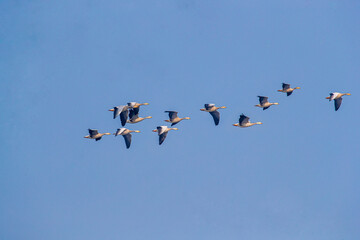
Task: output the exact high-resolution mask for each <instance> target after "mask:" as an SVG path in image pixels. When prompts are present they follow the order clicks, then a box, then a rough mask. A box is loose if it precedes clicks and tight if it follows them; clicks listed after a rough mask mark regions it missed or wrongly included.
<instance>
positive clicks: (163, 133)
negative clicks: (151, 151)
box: [152, 126, 178, 145]
mask: <svg viewBox="0 0 360 240" xmlns="http://www.w3.org/2000/svg"><path fill="white" fill-rule="evenodd" d="M170 130H178V129H177V128H169V127H167V126H158V127H157V128H156V129H155V130H152V131H153V132H157V133H158V135H159V145H161V144H162V143H163V142H164V140H165V138H166V136H167V134H168V132H169V131H170Z"/></svg>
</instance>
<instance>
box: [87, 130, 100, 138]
mask: <svg viewBox="0 0 360 240" xmlns="http://www.w3.org/2000/svg"><path fill="white" fill-rule="evenodd" d="M88 130H89V135H90V137H91V138H93V137H94V136H96V135H97V134H99V132H98V130H96V129H90V128H89V129H88Z"/></svg>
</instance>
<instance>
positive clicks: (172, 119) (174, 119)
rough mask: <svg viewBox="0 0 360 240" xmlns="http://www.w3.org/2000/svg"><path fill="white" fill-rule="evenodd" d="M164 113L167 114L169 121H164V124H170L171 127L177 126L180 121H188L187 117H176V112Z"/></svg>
mask: <svg viewBox="0 0 360 240" xmlns="http://www.w3.org/2000/svg"><path fill="white" fill-rule="evenodd" d="M165 112H166V113H169V120H165V122H169V123H171V126H174V125H175V124H178V123H179V122H180V121H182V120H184V119H190V118H189V117H184V118H179V117H178V116H177V114H178V112H175V111H165Z"/></svg>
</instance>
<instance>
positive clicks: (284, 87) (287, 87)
mask: <svg viewBox="0 0 360 240" xmlns="http://www.w3.org/2000/svg"><path fill="white" fill-rule="evenodd" d="M282 88H283V90H287V89H289V88H290V84H287V83H283V84H282Z"/></svg>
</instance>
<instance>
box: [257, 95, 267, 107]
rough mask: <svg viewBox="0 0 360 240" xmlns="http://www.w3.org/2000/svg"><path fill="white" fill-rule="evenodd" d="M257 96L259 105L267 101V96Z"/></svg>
mask: <svg viewBox="0 0 360 240" xmlns="http://www.w3.org/2000/svg"><path fill="white" fill-rule="evenodd" d="M258 98H259V102H260V105H263V104H265V103H267V102H268V97H264V96H258Z"/></svg>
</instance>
